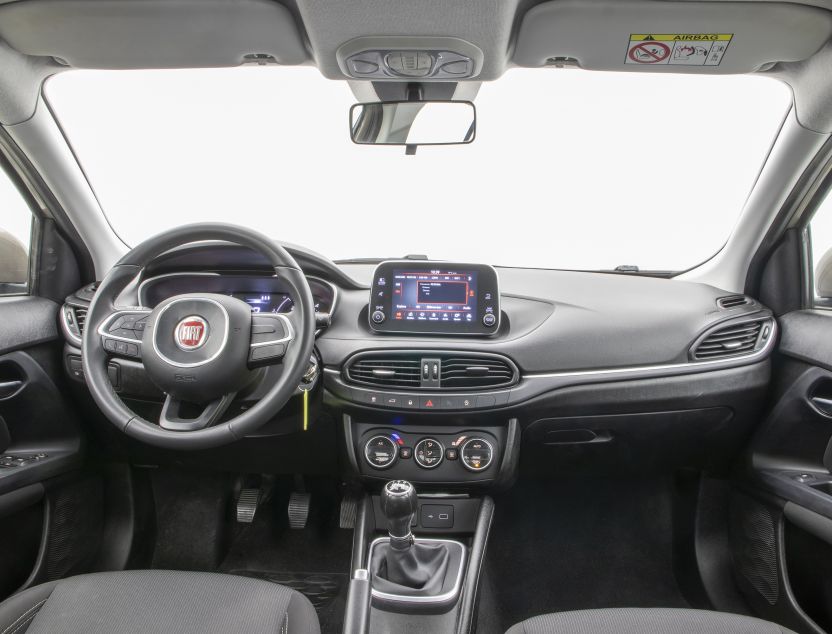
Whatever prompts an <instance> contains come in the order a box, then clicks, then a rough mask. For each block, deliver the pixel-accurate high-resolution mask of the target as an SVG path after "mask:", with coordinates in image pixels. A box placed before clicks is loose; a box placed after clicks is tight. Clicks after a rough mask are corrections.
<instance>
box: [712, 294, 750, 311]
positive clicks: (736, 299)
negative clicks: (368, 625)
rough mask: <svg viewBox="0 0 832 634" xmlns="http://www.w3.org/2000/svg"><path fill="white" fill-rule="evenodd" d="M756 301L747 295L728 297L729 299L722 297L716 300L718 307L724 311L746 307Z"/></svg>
mask: <svg viewBox="0 0 832 634" xmlns="http://www.w3.org/2000/svg"><path fill="white" fill-rule="evenodd" d="M753 301H754V300H752V299H751V298H750V297H748V296H746V295H728V296H727V297H720V298H719V299H718V300H716V305H717V306H719V307H720V308H721V309H722V310H728V309H729V308H736V307H737V306H746V305H748V304H751V303H752V302H753Z"/></svg>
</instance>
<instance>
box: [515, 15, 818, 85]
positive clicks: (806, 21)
mask: <svg viewBox="0 0 832 634" xmlns="http://www.w3.org/2000/svg"><path fill="white" fill-rule="evenodd" d="M830 35H832V13H830V12H829V11H825V10H823V9H818V8H815V7H808V6H803V5H798V4H785V3H769V2H754V3H752V2H663V1H650V0H642V1H638V0H637V1H630V0H601V1H589V2H587V1H586V0H554V1H553V2H546V3H543V4H539V5H537V6H535V7H534V8H532V9H530V10H529V11H528V12H527V13H526V15H525V16H524V17H523V22H522V24H521V26H520V30H519V33H518V36H517V45H516V47H515V52H514V56H513V61H514V63H515V64H517V65H519V66H531V67H535V66H545V65H550V64H567V65H568V64H569V63H570V60H575V61H576V62H577V64H578V65H579V66H581V67H582V68H585V69H589V70H619V71H645V70H649V71H654V72H671V73H717V74H722V73H747V72H751V71H755V70H759V69H761V68H765V67H767V66H768V65H770V64H772V63H776V62H784V61H797V60H803V59H806V58H808V57H810V56H811V55H813V54H814V53H815V52H816V51H818V50H819V49H820V48H821V47H822V46H823V44H824V43H825V42H826V41H827V40H828V39H829V38H830ZM562 58H566V59H565V60H564V59H562ZM572 63H574V62H572Z"/></svg>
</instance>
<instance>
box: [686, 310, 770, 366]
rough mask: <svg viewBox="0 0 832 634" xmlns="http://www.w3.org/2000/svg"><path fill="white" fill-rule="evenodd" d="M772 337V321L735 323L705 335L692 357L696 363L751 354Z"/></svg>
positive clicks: (696, 345)
mask: <svg viewBox="0 0 832 634" xmlns="http://www.w3.org/2000/svg"><path fill="white" fill-rule="evenodd" d="M770 336H771V320H770V319H758V320H756V321H745V322H740V323H734V324H731V325H729V326H723V327H721V328H717V329H715V330H712V331H711V332H709V333H708V334H707V335H705V337H703V338H702V339H701V340H700V341H699V343H697V344H695V345H694V347H693V353H692V356H693V358H694V360H696V361H709V360H711V359H722V358H725V357H734V356H737V355H742V354H750V353H752V352H754V351H755V350H758V349H759V348H761V347H762V346H763V345H764V344H765V342H766V340H768V338H769V337H770Z"/></svg>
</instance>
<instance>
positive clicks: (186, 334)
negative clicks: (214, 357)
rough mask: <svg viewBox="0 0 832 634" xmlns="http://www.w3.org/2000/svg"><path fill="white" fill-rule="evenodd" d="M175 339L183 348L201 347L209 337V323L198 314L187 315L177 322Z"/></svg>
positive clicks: (194, 348) (193, 348)
mask: <svg viewBox="0 0 832 634" xmlns="http://www.w3.org/2000/svg"><path fill="white" fill-rule="evenodd" d="M173 339H174V341H176V345H177V346H179V347H180V348H181V349H182V350H196V349H197V348H201V347H202V346H203V345H204V344H205V341H206V340H207V339H208V323H207V322H206V321H205V320H204V319H203V318H202V317H197V316H196V315H191V316H190V317H185V319H183V320H182V321H180V322H179V323H178V324H176V330H174V333H173Z"/></svg>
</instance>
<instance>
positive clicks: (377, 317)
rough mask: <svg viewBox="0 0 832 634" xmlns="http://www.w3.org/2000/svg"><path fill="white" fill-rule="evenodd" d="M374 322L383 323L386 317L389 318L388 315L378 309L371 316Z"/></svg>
mask: <svg viewBox="0 0 832 634" xmlns="http://www.w3.org/2000/svg"><path fill="white" fill-rule="evenodd" d="M371 319H372V320H373V323H374V324H380V323H383V322H384V320H385V319H387V315H385V314H384V313H383V312H382V311H380V310H376V311H373V315H372V317H371Z"/></svg>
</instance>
